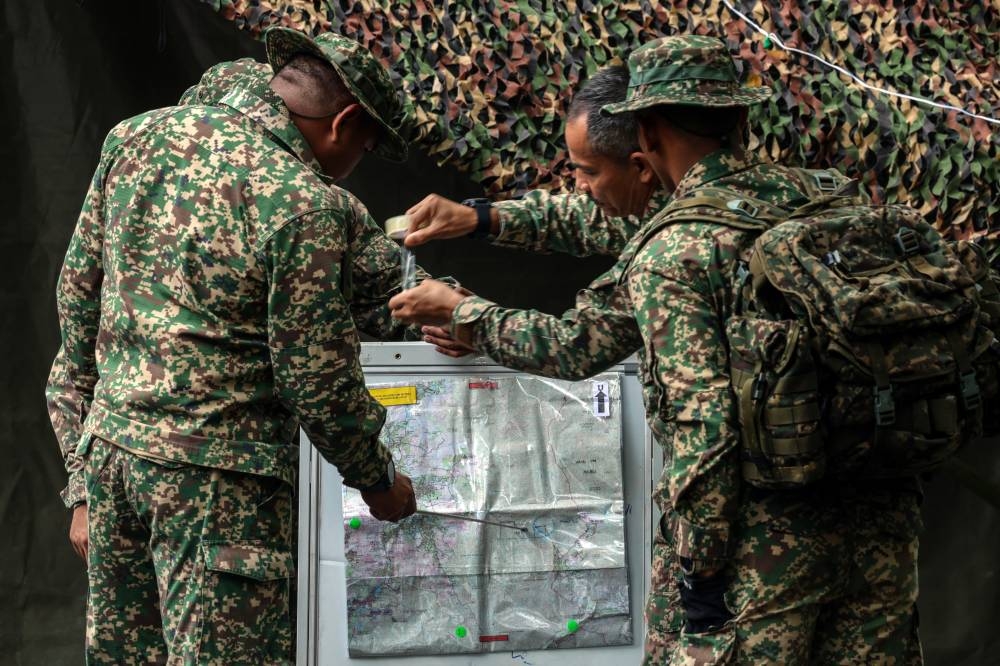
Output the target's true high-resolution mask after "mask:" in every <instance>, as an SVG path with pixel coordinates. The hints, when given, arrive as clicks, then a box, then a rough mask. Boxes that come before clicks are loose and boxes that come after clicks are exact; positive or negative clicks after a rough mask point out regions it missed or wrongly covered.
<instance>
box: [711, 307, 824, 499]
mask: <svg viewBox="0 0 1000 666" xmlns="http://www.w3.org/2000/svg"><path fill="white" fill-rule="evenodd" d="M726 335H727V338H728V340H729V345H730V373H731V374H730V376H731V380H732V386H733V391H734V393H735V395H736V399H737V405H738V409H739V419H740V441H741V444H742V446H741V458H742V471H743V478H744V479H746V481H747V482H748V483H750V484H752V485H755V486H758V487H762V488H794V487H799V486H804V485H807V484H809V483H812V482H814V481H816V480H818V479H820V478H822V476H823V474H824V471H825V464H826V458H825V447H824V443H823V436H822V431H821V427H820V417H821V413H820V404H819V377H818V374H817V371H816V365H815V362H814V358H813V354H812V349H811V346H810V336H809V330H808V328H807V327H806V326H805V325H804V324H803V323H802V322H800V321H796V320H777V321H773V320H769V319H763V318H758V317H754V316H752V315H748V316H736V317H733V318H731V319H730V320H729V321H728V322H727V324H726Z"/></svg>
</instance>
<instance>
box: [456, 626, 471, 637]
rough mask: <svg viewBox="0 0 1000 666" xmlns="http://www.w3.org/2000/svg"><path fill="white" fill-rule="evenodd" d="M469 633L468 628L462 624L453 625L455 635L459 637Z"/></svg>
mask: <svg viewBox="0 0 1000 666" xmlns="http://www.w3.org/2000/svg"><path fill="white" fill-rule="evenodd" d="M468 633H469V630H468V629H466V628H465V627H464V626H462V625H458V626H457V627H455V635H456V636H458V637H459V638H465V635H466V634H468Z"/></svg>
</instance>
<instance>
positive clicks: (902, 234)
mask: <svg viewBox="0 0 1000 666" xmlns="http://www.w3.org/2000/svg"><path fill="white" fill-rule="evenodd" d="M896 249H897V250H899V253H900V254H901V255H903V256H904V257H909V256H910V255H914V254H917V253H918V252H920V236H918V235H917V232H916V231H914V230H913V229H910V228H909V227H900V229H899V231H897V232H896Z"/></svg>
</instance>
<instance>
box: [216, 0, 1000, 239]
mask: <svg viewBox="0 0 1000 666" xmlns="http://www.w3.org/2000/svg"><path fill="white" fill-rule="evenodd" d="M199 1H200V2H202V3H204V4H206V5H208V6H209V7H211V8H213V9H214V10H215V11H217V12H219V13H221V14H222V15H223V16H225V17H226V18H228V19H230V20H232V21H233V22H234V25H235V27H237V28H239V29H241V30H247V31H249V32H250V33H251V34H254V35H259V34H260V32H261V31H262V30H263V29H264V28H266V27H268V26H270V25H284V26H289V27H294V28H297V29H300V30H303V31H304V32H307V33H309V34H314V35H315V34H319V33H321V32H326V31H333V32H336V33H338V34H342V35H344V36H347V37H349V38H351V39H353V40H355V41H357V42H359V43H361V44H363V45H364V46H365V47H366V48H367V49H368V50H370V51H371V52H372V54H374V55H375V56H376V57H377V58H378V59H380V60H381V61H382V62H383V63H385V64H386V65H387V66H388V67H389V68H390V69H391V74H392V76H393V78H394V80H396V81H397V82H398V83H399V84H400V85H401V86H402V87H403V88H404V89H405V90H406V91H407V92H408V93H409V96H410V97H411V98H412V99H413V100H414V105H415V127H414V130H413V131H414V132H415V134H414V136H413V138H414V139H415V140H416V141H418V143H419V145H420V146H421V148H422V150H424V151H426V152H428V153H429V154H431V155H432V156H434V157H436V158H437V160H438V162H439V163H441V164H453V165H456V166H458V167H459V168H462V169H466V170H468V171H469V172H470V173H471V174H472V176H473V177H474V178H475V179H477V180H478V181H479V182H481V183H482V185H483V187H484V189H485V190H487V191H488V192H490V193H491V194H493V195H496V196H500V197H502V196H507V195H511V194H517V193H521V192H525V191H528V190H531V189H537V188H541V187H544V188H545V189H549V190H552V191H560V190H562V189H564V188H567V187H568V186H569V185H570V183H571V182H572V181H571V175H572V174H571V171H570V169H569V168H568V157H567V155H566V153H565V149H564V146H563V145H562V142H561V137H562V135H563V129H564V110H565V109H566V107H567V103H568V96H569V94H570V91H572V90H575V89H576V88H577V87H578V84H579V83H580V82H581V81H583V80H585V79H586V78H588V77H589V76H590V75H591V74H593V73H594V72H595V71H596V70H597V69H598V68H599V67H600V66H602V65H604V64H607V63H609V62H611V61H612V60H613V59H615V58H618V59H624V57H625V56H626V55H627V53H628V52H629V51H631V50H632V49H634V48H635V47H637V46H639V45H640V44H643V43H645V42H647V41H649V40H650V39H652V38H655V37H660V36H663V35H676V34H689V33H695V34H702V35H712V36H716V37H719V38H720V39H723V40H725V42H726V45H727V46H728V48H729V51H730V52H731V53H732V54H734V55H738V56H739V58H740V61H738V62H737V64H736V67H737V74H738V75H739V77H740V80H742V81H745V82H747V83H748V84H749V85H751V86H767V87H770V88H772V89H773V91H774V94H773V95H772V96H771V98H770V99H769V100H768V101H767V102H766V103H764V104H761V105H758V106H756V107H754V108H753V109H751V112H750V126H751V127H752V128H753V134H752V136H751V140H750V148H751V150H752V151H753V152H754V153H756V154H757V155H758V156H759V157H762V158H767V159H768V160H769V161H772V162H776V163H782V164H788V165H794V166H805V167H813V168H826V167H831V166H832V167H835V168H837V169H839V170H841V171H843V172H845V173H846V174H847V175H848V176H851V177H853V178H857V179H859V180H860V181H861V182H862V183H863V184H864V186H865V189H867V190H868V192H869V193H870V194H871V195H872V197H873V199H874V200H875V202H876V203H905V204H908V205H910V206H912V207H914V208H916V209H918V210H919V211H920V212H921V213H922V214H923V215H924V216H925V217H926V218H927V220H928V221H929V222H931V223H933V224H934V225H935V226H936V227H937V228H938V229H939V230H942V231H944V232H945V233H946V235H947V236H949V237H956V238H957V237H961V238H967V237H971V236H976V235H979V234H983V233H986V232H987V231H989V230H990V229H991V228H992V227H991V225H993V224H995V223H994V222H993V220H995V219H997V217H996V216H997V213H998V212H1000V159H998V158H1000V132H997V131H995V128H994V129H992V130H991V125H989V124H988V123H986V122H985V121H983V120H978V119H973V118H969V117H967V116H963V115H960V114H958V113H957V112H955V111H952V110H945V109H940V108H935V107H931V106H927V105H922V104H917V103H915V102H913V101H910V100H907V99H901V98H891V97H886V96H884V95H881V94H878V93H875V92H873V91H870V90H866V89H864V88H861V87H860V86H858V85H857V84H856V83H854V82H852V81H851V80H850V79H849V78H848V77H847V76H845V75H842V74H840V73H838V72H836V71H834V70H832V69H830V68H828V67H826V66H824V65H822V64H820V63H818V62H815V61H814V60H812V59H809V58H807V57H805V56H802V55H799V54H795V53H789V52H786V51H783V50H780V49H777V48H768V45H767V43H766V41H765V40H764V38H763V36H762V35H760V34H759V33H756V32H755V31H754V30H753V29H752V28H751V27H750V26H749V25H748V24H747V23H746V22H745V21H744V20H743V19H741V18H740V17H738V16H737V15H736V14H734V13H732V12H731V11H730V10H729V9H728V8H726V6H725V5H724V4H723V3H722V2H721V0H687V1H685V2H675V3H670V4H663V3H657V2H651V1H650V0H629V1H627V2H614V1H612V0H597V1H595V2H590V3H585V4H580V3H576V2H565V1H559V2H553V3H543V4H538V3H535V2H529V1H525V0H485V1H480V0H476V1H474V2H473V1H472V0H460V1H457V2H449V3H443V4H442V3H431V2H425V1H423V0H406V1H402V2H391V3H390V2H375V1H374V0H354V1H353V2H339V3H333V2H323V3H318V2H311V1H308V0H199ZM736 6H737V7H738V8H739V9H740V11H742V12H744V13H745V14H746V15H747V16H749V17H750V18H752V20H754V21H755V22H757V23H759V24H760V25H762V26H763V28H764V29H765V30H767V31H771V32H774V33H775V34H777V35H778V36H779V37H780V38H781V39H782V40H784V41H785V42H787V43H788V44H790V45H793V46H795V47H797V48H801V49H803V50H806V51H808V52H811V53H815V54H817V55H819V56H821V57H823V58H825V59H826V60H828V61H831V62H834V63H836V64H838V65H840V66H842V67H844V68H845V69H847V70H848V71H850V72H853V73H854V74H856V75H857V76H859V77H861V78H862V79H863V80H865V81H866V82H867V83H869V84H871V85H874V86H878V87H883V88H889V89H893V90H896V91H899V92H901V93H906V94H910V95H918V96H922V97H926V98H928V99H931V100H933V101H935V102H938V103H942V104H950V105H954V106H958V107H960V108H964V109H968V110H969V111H972V112H976V113H979V114H985V115H995V111H994V109H996V108H998V105H1000V77H997V75H996V63H997V62H998V60H1000V40H997V39H995V35H996V34H998V33H1000V5H997V3H973V4H971V5H970V4H969V3H964V2H957V1H956V0H944V1H941V2H930V1H929V0H917V1H915V2H913V1H910V0H905V1H904V0H880V1H879V2H873V3H833V2H823V1H821V0H751V1H749V2H744V3H736ZM998 234H1000V232H997V231H993V232H992V233H991V236H997V235H998Z"/></svg>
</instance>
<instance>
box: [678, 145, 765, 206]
mask: <svg viewBox="0 0 1000 666" xmlns="http://www.w3.org/2000/svg"><path fill="white" fill-rule="evenodd" d="M758 164H760V160H759V159H758V158H757V157H756V156H754V155H752V154H751V153H749V152H747V151H746V150H743V149H740V148H737V149H734V148H721V149H719V150H717V151H715V152H713V153H709V154H708V155H706V156H705V157H703V158H701V159H700V160H698V161H697V162H695V163H694V164H693V165H692V166H691V168H690V169H688V170H687V172H686V173H685V174H684V177H683V178H681V181H680V182H679V183H677V189H676V190H674V198H675V199H679V198H681V197H683V196H685V195H686V194H688V193H689V192H690V191H691V190H693V189H695V188H697V187H702V186H703V185H707V184H709V183H711V182H712V181H714V180H718V179H720V178H723V177H725V176H729V175H731V174H734V173H738V172H740V171H745V170H746V169H749V168H751V167H753V166H756V165H758Z"/></svg>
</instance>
